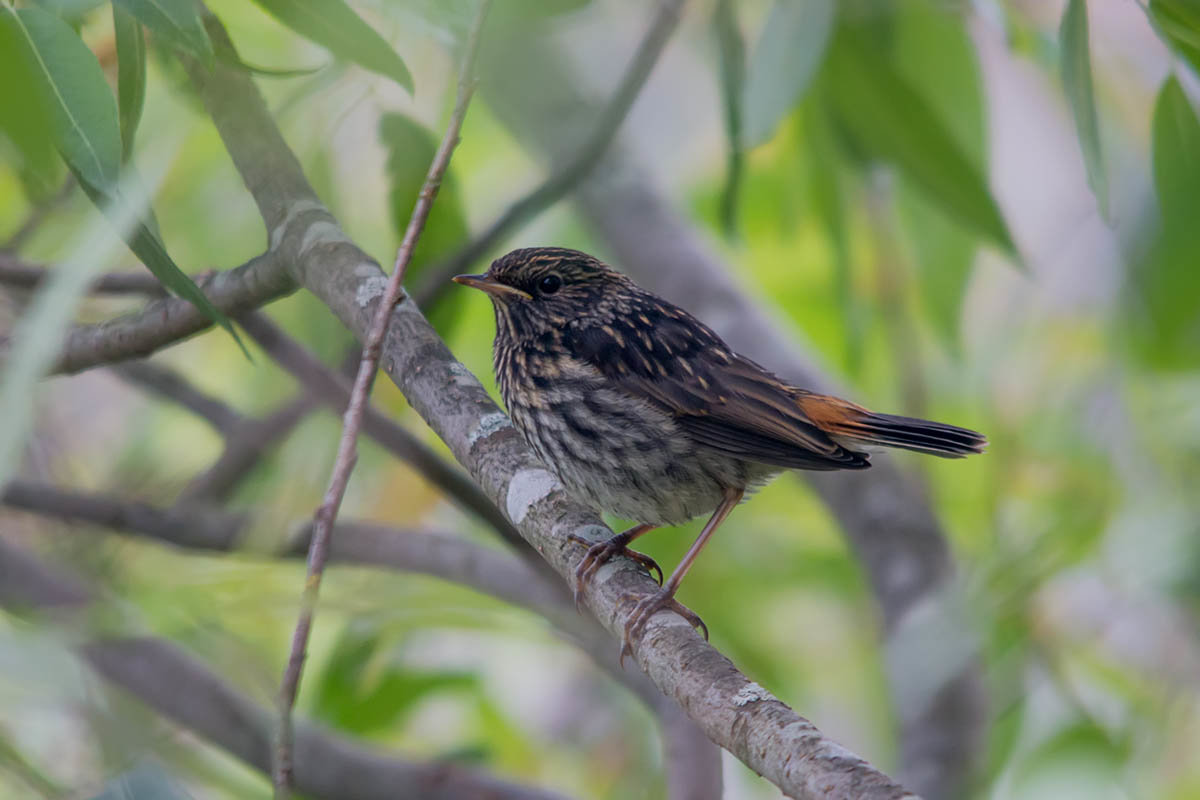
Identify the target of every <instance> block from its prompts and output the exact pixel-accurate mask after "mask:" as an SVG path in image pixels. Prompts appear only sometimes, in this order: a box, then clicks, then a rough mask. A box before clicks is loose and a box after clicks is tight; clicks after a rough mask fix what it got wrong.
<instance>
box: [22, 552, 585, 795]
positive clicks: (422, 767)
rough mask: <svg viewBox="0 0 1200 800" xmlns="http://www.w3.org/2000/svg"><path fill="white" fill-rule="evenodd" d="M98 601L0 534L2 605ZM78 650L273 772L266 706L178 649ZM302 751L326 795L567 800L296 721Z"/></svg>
mask: <svg viewBox="0 0 1200 800" xmlns="http://www.w3.org/2000/svg"><path fill="white" fill-rule="evenodd" d="M94 599H95V597H94V592H92V591H91V590H89V589H87V588H86V587H84V586H83V585H82V584H81V583H80V582H79V581H77V580H75V579H73V578H71V577H68V576H67V575H65V574H62V573H60V572H58V571H56V570H52V569H51V568H49V567H47V566H46V565H44V564H42V563H41V562H40V561H39V560H37V559H36V558H34V557H32V556H31V555H29V554H28V553H26V552H24V551H23V550H20V549H19V548H17V547H15V546H14V545H12V544H10V543H8V542H6V541H5V540H4V539H2V538H0V605H3V606H5V607H7V608H9V609H12V610H19V609H29V608H37V609H45V610H51V609H54V610H57V611H59V612H60V613H61V612H62V611H65V610H68V609H72V608H74V609H82V608H83V607H85V606H86V605H88V604H89V603H90V602H92V601H93V600H94ZM79 654H80V656H81V657H82V658H83V660H84V661H85V662H87V664H88V665H89V666H90V667H91V668H92V669H93V670H94V671H95V672H96V673H97V674H99V675H101V676H102V677H104V678H105V679H106V680H108V681H109V682H111V683H112V684H114V685H115V686H119V687H121V688H122V689H125V690H126V691H128V692H129V693H130V694H132V695H133V696H135V697H137V698H139V699H140V700H141V701H142V702H144V703H146V704H147V705H148V706H150V707H151V708H153V709H154V710H155V711H157V712H158V713H159V714H161V715H163V716H164V717H167V718H169V719H172V720H174V721H175V722H177V723H178V724H180V725H182V726H184V727H186V728H188V729H190V730H191V731H193V732H195V733H196V734H197V735H198V736H200V737H201V738H203V739H205V740H206V741H208V742H210V743H211V744H213V745H215V746H217V747H219V748H221V749H222V750H225V751H226V752H228V753H229V754H230V755H232V756H234V757H235V758H237V759H238V760H240V761H242V762H243V763H245V764H247V765H249V766H251V767H253V768H254V769H257V770H259V771H260V772H263V773H264V774H269V772H270V766H271V749H272V748H271V740H270V729H271V725H270V720H271V716H270V714H269V712H268V711H267V709H265V708H262V707H261V706H259V705H258V704H257V703H254V702H253V701H252V700H250V699H249V698H247V697H246V696H245V695H243V694H242V693H241V692H239V691H238V690H236V689H234V688H233V687H232V686H230V685H229V684H227V683H226V682H225V681H223V680H222V679H221V678H220V677H218V676H217V675H215V674H213V672H212V671H211V670H209V669H208V668H207V667H206V666H205V665H204V664H202V663H201V662H200V661H198V660H197V659H195V658H193V657H192V656H190V655H188V654H187V653H186V652H184V651H183V650H182V649H180V648H179V647H177V646H176V645H173V644H170V643H168V642H165V641H162V640H160V639H154V638H150V637H136V638H106V639H98V640H95V641H92V642H88V643H86V644H83V645H82V646H81V647H80V648H79ZM296 755H297V758H296V788H297V789H299V790H300V791H302V792H304V793H305V795H308V796H311V797H314V798H321V799H322V800H565V798H563V796H562V795H559V794H556V793H552V792H548V791H544V790H541V789H535V788H532V787H528V786H522V785H519V784H514V783H510V782H508V781H504V780H501V779H499V778H496V777H493V776H491V775H488V774H487V773H484V772H481V771H479V770H476V769H471V768H467V767H462V766H459V765H456V764H453V763H449V762H433V763H420V762H414V761H407V760H404V759H400V758H395V757H393V756H388V755H384V754H382V753H379V752H376V751H372V750H368V749H365V748H363V747H361V746H360V745H357V744H355V743H353V742H352V741H350V740H349V739H346V738H345V737H342V736H339V735H337V734H334V733H331V732H329V731H326V730H323V729H321V728H319V727H318V726H316V725H313V724H310V723H300V724H299V725H297V729H296Z"/></svg>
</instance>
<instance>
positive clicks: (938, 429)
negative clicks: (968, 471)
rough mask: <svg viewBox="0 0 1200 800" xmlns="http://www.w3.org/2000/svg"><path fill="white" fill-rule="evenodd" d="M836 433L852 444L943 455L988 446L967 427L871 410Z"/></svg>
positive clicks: (843, 423) (958, 454)
mask: <svg viewBox="0 0 1200 800" xmlns="http://www.w3.org/2000/svg"><path fill="white" fill-rule="evenodd" d="M836 434H837V435H838V436H840V437H841V438H844V439H847V440H849V443H852V444H860V445H861V444H866V445H883V446H885V447H899V448H901V449H904V450H913V451H915V452H918V453H928V454H929V455H934V456H941V457H942V458H962V457H963V456H968V455H971V454H972V453H982V452H983V451H984V448H986V447H987V437H986V436H984V435H983V434H981V433H976V432H975V431H972V430H968V429H967V428H959V427H958V426H956V425H947V424H946V423H944V422H932V421H930V420H927V419H917V418H916V417H901V416H897V415H895V414H876V413H874V412H870V411H868V412H867V413H865V414H863V415H861V416H859V417H857V418H855V419H848V420H844V421H841V422H840V424H839V425H838V426H837V430H836Z"/></svg>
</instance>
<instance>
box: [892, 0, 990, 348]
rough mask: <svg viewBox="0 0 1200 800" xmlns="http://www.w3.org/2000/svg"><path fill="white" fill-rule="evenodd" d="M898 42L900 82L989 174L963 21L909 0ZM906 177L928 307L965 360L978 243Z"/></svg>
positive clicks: (902, 204)
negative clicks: (965, 319)
mask: <svg viewBox="0 0 1200 800" xmlns="http://www.w3.org/2000/svg"><path fill="white" fill-rule="evenodd" d="M893 39H894V41H893V49H892V60H893V62H894V63H895V65H896V69H897V70H898V71H899V73H900V75H901V76H902V77H904V78H905V79H906V80H907V81H908V82H909V84H910V85H912V86H913V87H914V88H916V89H917V90H918V91H920V93H921V96H922V97H923V98H924V99H925V100H926V102H928V103H929V106H930V110H931V111H932V113H934V114H935V115H936V116H937V118H938V120H939V121H940V122H941V123H942V125H944V126H945V128H946V131H947V132H948V133H949V135H950V136H952V137H953V138H954V141H955V142H957V143H958V145H959V146H960V147H961V148H962V151H963V155H964V156H965V157H966V158H967V160H968V161H969V162H970V163H971V165H972V166H973V167H974V168H975V169H976V170H979V171H982V170H983V169H984V167H985V165H986V164H987V156H986V153H987V142H986V136H985V131H986V120H985V118H984V105H983V84H982V76H981V73H980V69H979V63H978V60H977V58H976V54H975V46H974V43H973V42H972V41H971V38H970V35H969V34H968V32H967V29H966V25H965V24H964V21H963V16H962V14H960V13H956V12H952V11H949V10H947V9H946V8H945V7H944V6H943V5H941V4H939V3H937V2H934V0H902V2H900V3H899V4H898V7H897V13H896V15H895V28H894V34H893ZM900 178H901V180H899V181H897V186H896V193H895V200H896V210H897V213H898V214H899V217H900V220H901V221H902V223H903V230H904V233H905V238H906V240H907V242H908V243H909V245H910V247H911V252H912V254H913V257H914V259H913V260H914V262H915V264H916V273H917V285H918V288H919V290H920V294H921V302H922V303H923V305H924V307H925V310H926V311H927V318H928V319H929V321H930V323H931V324H932V327H933V331H934V333H935V334H936V335H937V337H938V338H939V340H941V342H942V343H943V344H944V345H945V346H946V348H947V349H948V350H949V351H950V352H951V353H954V354H957V353H959V352H960V345H961V341H960V327H961V325H960V321H961V318H962V302H963V297H964V296H965V294H966V290H967V286H968V284H969V282H970V278H971V274H972V270H973V268H974V265H975V254H976V251H977V249H978V237H977V236H976V235H975V233H974V232H973V231H971V230H969V229H967V228H965V227H963V226H961V225H959V224H957V222H955V220H954V218H953V217H952V216H951V215H950V214H948V213H947V212H946V211H945V210H944V209H943V208H942V207H941V206H939V205H938V204H937V203H936V202H934V201H933V200H931V199H930V198H929V197H928V195H926V194H924V193H923V192H922V191H921V189H920V188H919V187H918V186H916V185H915V184H914V182H913V181H912V179H911V178H909V177H908V176H907V175H905V174H901V176H900Z"/></svg>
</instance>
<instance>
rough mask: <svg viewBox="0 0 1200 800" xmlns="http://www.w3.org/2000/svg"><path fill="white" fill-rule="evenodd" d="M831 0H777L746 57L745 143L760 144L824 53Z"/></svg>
mask: <svg viewBox="0 0 1200 800" xmlns="http://www.w3.org/2000/svg"><path fill="white" fill-rule="evenodd" d="M835 11H836V4H835V3H834V2H833V0H776V2H775V4H774V5H773V6H771V10H770V12H769V13H768V15H767V22H766V24H765V25H764V26H763V30H762V34H761V35H760V36H759V38H758V42H757V43H756V44H755V45H754V50H753V51H752V52H751V54H750V64H749V68H748V71H747V75H746V113H745V116H746V126H745V127H746V144H747V146H749V147H754V146H755V145H758V144H762V143H763V142H765V141H766V140H767V139H769V138H770V137H771V134H772V133H774V131H775V128H776V127H778V125H779V121H780V120H781V119H783V118H784V116H786V115H787V113H788V112H789V111H790V110H791V109H792V107H793V106H795V105H796V102H797V101H798V100H799V99H800V98H801V97H802V96H803V95H804V90H805V89H806V88H807V87H808V85H809V83H810V82H811V81H812V78H813V75H814V74H815V73H816V71H817V67H819V66H820V65H821V61H822V59H823V57H824V55H825V50H826V47H827V46H828V44H829V39H830V33H831V31H832V30H833V21H834V17H835Z"/></svg>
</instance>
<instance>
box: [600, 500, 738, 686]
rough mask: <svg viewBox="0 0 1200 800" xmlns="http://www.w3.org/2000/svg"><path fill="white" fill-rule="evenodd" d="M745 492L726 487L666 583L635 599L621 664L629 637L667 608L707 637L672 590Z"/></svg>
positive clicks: (629, 652) (630, 651)
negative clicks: (649, 593)
mask: <svg viewBox="0 0 1200 800" xmlns="http://www.w3.org/2000/svg"><path fill="white" fill-rule="evenodd" d="M743 494H745V489H726V490H725V497H724V499H722V500H721V504H720V505H719V506H717V510H716V511H714V512H713V515H712V516H711V517H709V519H708V522H707V523H706V524H705V526H704V530H702V531H700V535H699V536H697V537H696V541H694V542H692V546H691V547H690V548H688V551H687V553H686V554H684V556H683V560H682V561H680V562H679V566H677V567H676V568H675V571H674V572H672V573H671V577H669V578H667V582H666V583H664V584H663V587H662V589H659V590H658V591H657V592H655V593H654V594H652V595H650V596H649V597H647V598H644V599H643V600H640V601H638V604H637V605H636V606H634V607H633V611H632V612H630V614H629V619H628V620H627V621H626V622H625V636H624V639H623V642H622V646H621V664H622V665H624V663H625V656H627V655H630V656H632V655H633V637H635V636H641V633H642V629H643V628H645V627H646V623H647V622H649V621H650V618H651V617H653V616H654V615H655V614H656V613H658V612H659V611H662V610H663V609H670V610H672V611H674V612H675V613H676V614H679V616H681V617H683V618H684V619H686V620H687V621H688V622H690V623H692V626H693V627H695V628H699V629H700V632H701V633H703V634H704V638H705V639H707V638H708V626H707V625H705V624H704V621H703V620H701V619H700V617H699V616H698V615H697V614H696V612H694V611H692V610H691V609H690V608H688V607H687V606H685V605H683V604H682V603H680V602H679V601H678V600H676V599H675V592H677V591H679V584H680V583H682V582H683V576H684V575H686V574H687V571H688V570H689V569H691V567H692V562H693V561H695V560H696V556H698V555H700V551H701V550H703V549H704V545H706V544H707V543H708V540H709V539H711V538H712V535H713V533H715V532H716V530H717V527H718V526H719V525H720V524H721V523H722V522H724V521H725V518H726V517H728V516H729V512H730V511H733V509H734V507H735V506H736V505H737V504H738V503H740V502H741V501H742V495H743Z"/></svg>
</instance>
